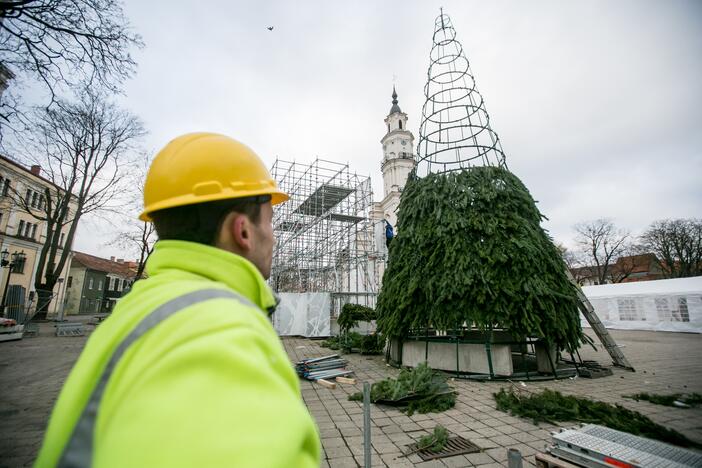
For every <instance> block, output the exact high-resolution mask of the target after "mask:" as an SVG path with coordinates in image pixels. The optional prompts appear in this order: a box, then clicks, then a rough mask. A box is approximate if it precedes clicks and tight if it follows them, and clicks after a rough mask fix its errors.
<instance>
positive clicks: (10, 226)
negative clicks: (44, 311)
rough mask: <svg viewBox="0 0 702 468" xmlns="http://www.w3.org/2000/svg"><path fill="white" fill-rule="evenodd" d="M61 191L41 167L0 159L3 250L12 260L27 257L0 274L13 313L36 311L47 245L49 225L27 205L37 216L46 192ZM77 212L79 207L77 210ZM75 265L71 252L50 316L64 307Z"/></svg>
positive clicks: (0, 284)
mask: <svg viewBox="0 0 702 468" xmlns="http://www.w3.org/2000/svg"><path fill="white" fill-rule="evenodd" d="M47 188H48V189H50V190H53V191H55V190H57V187H56V186H54V185H53V184H52V183H51V182H50V181H49V180H47V179H45V178H44V177H42V176H41V167H40V166H32V167H31V168H29V169H28V168H26V167H24V166H23V165H21V164H19V163H17V162H15V161H13V160H11V159H9V158H6V157H4V156H0V243H1V245H0V251H3V252H7V254H6V256H7V257H8V261H11V260H12V259H13V256H14V254H23V255H22V256H23V257H24V261H22V262H13V263H14V266H13V267H11V268H10V265H5V266H4V267H3V268H2V269H1V270H2V272H1V273H0V287H1V288H2V289H0V291H5V294H4V296H3V297H2V299H0V303H2V304H4V305H6V306H7V308H8V309H9V310H13V311H15V312H17V311H20V310H22V311H24V312H25V313H27V312H30V311H32V313H33V311H34V310H36V303H37V295H36V291H35V287H34V283H35V276H36V272H37V269H38V267H39V255H40V252H41V249H42V247H43V245H44V243H45V242H46V222H45V221H41V220H39V219H37V218H36V217H35V216H33V215H32V214H30V213H29V212H27V210H26V209H25V205H26V206H27V207H28V208H29V209H30V210H31V211H32V213H35V214H36V215H37V216H40V217H41V215H42V212H43V211H42V210H43V209H44V204H45V200H44V195H43V193H44V192H45V190H46V189H47ZM73 209H75V207H73ZM68 229H69V226H65V227H64V229H63V231H62V232H61V234H60V248H59V249H58V252H57V258H59V257H60V255H61V254H62V252H63V249H64V248H66V249H69V251H70V248H71V246H70V245H64V242H65V238H66V236H67V234H66V233H67V231H68ZM70 264H71V258H70V253H69V257H68V259H67V261H66V264H65V266H64V268H63V270H62V272H61V275H60V277H59V280H58V282H57V284H56V287H55V288H54V291H52V293H53V298H52V300H51V303H50V304H49V309H48V310H49V313H57V312H58V311H59V310H60V309H61V306H62V304H63V297H64V293H65V285H66V282H65V278H66V275H67V273H68V269H69V267H70Z"/></svg>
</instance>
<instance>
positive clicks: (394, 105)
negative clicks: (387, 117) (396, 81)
mask: <svg viewBox="0 0 702 468" xmlns="http://www.w3.org/2000/svg"><path fill="white" fill-rule="evenodd" d="M395 112H402V110H401V109H400V106H398V105H397V91H395V85H392V107H391V108H390V113H391V114H394V113H395Z"/></svg>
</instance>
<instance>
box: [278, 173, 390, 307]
mask: <svg viewBox="0 0 702 468" xmlns="http://www.w3.org/2000/svg"><path fill="white" fill-rule="evenodd" d="M271 174H272V175H273V178H274V179H275V180H276V182H277V183H278V186H279V187H280V188H281V189H282V190H283V191H285V192H286V193H287V194H289V195H290V200H289V201H288V202H286V203H283V204H281V205H277V206H276V207H275V211H274V214H273V229H274V231H275V236H276V245H275V250H274V252H273V267H272V272H271V285H272V287H273V289H274V290H275V291H277V292H293V293H304V292H328V293H331V296H332V316H336V315H338V313H339V311H340V309H341V307H343V304H345V303H347V302H353V303H357V304H362V305H366V306H369V307H375V300H376V296H377V293H378V286H379V284H378V283H379V281H378V274H379V268H380V263H382V259H381V257H380V255H379V254H378V252H377V249H376V246H375V242H374V237H373V232H374V231H373V222H372V220H371V216H370V212H371V207H372V206H371V205H372V202H373V192H372V189H371V180H370V177H363V176H359V175H358V174H356V173H352V172H351V171H350V169H349V166H348V164H341V163H338V162H334V161H326V160H323V159H315V160H314V162H312V163H311V164H302V163H297V162H289V161H283V160H280V159H276V161H275V163H274V164H273V167H272V168H271Z"/></svg>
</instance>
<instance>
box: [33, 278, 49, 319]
mask: <svg viewBox="0 0 702 468" xmlns="http://www.w3.org/2000/svg"><path fill="white" fill-rule="evenodd" d="M41 286H42V287H41V288H37V311H36V313H35V314H34V317H32V320H46V314H47V312H48V311H49V304H51V299H53V297H54V292H53V289H54V288H53V286H54V285H52V286H51V289H49V285H48V284H42V285H41Z"/></svg>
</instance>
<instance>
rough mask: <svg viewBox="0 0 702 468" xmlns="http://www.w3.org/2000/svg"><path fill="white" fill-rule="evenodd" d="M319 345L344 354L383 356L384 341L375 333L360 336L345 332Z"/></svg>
mask: <svg viewBox="0 0 702 468" xmlns="http://www.w3.org/2000/svg"><path fill="white" fill-rule="evenodd" d="M320 345H321V346H322V347H324V348H329V349H333V350H341V351H343V352H345V353H361V354H365V355H370V354H383V348H385V339H384V338H383V337H382V336H381V335H379V334H377V333H373V334H370V335H361V334H360V333H356V332H347V333H344V334H343V335H339V336H332V337H329V338H328V339H326V340H324V341H322V343H321V344H320Z"/></svg>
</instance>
